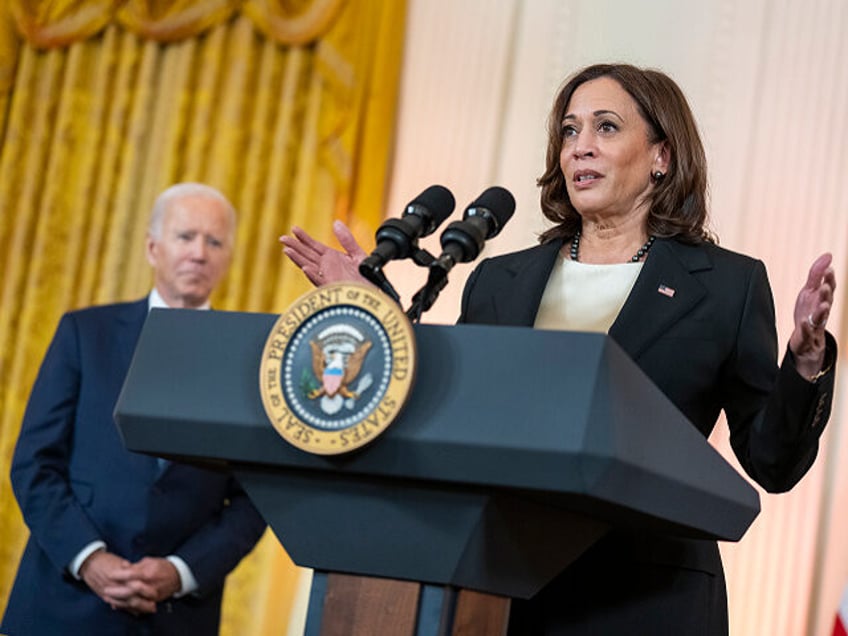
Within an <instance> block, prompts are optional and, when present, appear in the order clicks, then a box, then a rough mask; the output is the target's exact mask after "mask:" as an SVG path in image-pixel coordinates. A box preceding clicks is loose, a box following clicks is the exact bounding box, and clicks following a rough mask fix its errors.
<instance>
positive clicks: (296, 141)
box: [0, 0, 405, 634]
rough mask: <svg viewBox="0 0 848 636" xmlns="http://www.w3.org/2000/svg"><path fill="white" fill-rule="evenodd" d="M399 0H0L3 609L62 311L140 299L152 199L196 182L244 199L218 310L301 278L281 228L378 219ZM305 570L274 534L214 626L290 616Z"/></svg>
mask: <svg viewBox="0 0 848 636" xmlns="http://www.w3.org/2000/svg"><path fill="white" fill-rule="evenodd" d="M404 14H405V3H404V2H400V1H395V0H393V1H392V2H381V1H380V0H250V1H246V2H239V1H231V0H230V1H228V0H178V1H174V2H157V1H154V0H149V1H146V2H142V1H136V0H129V1H108V0H99V1H97V0H87V1H80V0H39V1H33V0H0V269H2V276H0V474H2V475H3V477H2V479H1V480H0V608H2V607H5V604H6V601H7V599H8V594H9V591H10V588H11V583H12V580H13V578H14V573H15V570H16V566H17V562H18V559H19V557H20V553H21V550H22V548H23V544H24V542H25V539H26V536H27V530H26V527H25V526H24V525H23V522H22V520H21V516H20V512H19V510H18V507H17V504H16V502H15V501H14V498H13V496H12V494H11V488H10V485H9V481H8V477H7V476H8V473H9V470H8V469H9V462H10V460H11V455H12V451H13V448H14V444H15V441H16V439H17V435H18V431H19V428H20V421H21V417H22V413H23V410H24V407H25V404H26V400H27V397H28V395H29V390H30V387H31V385H32V382H33V380H34V378H35V374H36V373H37V370H38V365H39V363H40V360H41V358H42V356H43V354H44V351H45V349H46V347H47V344H48V343H49V340H50V338H51V336H52V333H53V330H54V329H55V326H56V324H57V322H58V319H59V317H60V315H61V314H62V313H63V312H64V311H67V310H69V309H73V308H77V307H82V306H85V305H89V304H94V303H107V302H114V301H118V300H127V299H132V298H138V297H141V296H143V295H144V294H146V293H147V291H148V290H149V287H150V284H151V277H150V272H149V267H148V265H147V263H146V261H145V259H144V254H143V241H144V235H145V230H146V223H147V217H148V212H149V209H150V206H151V203H152V201H153V199H154V198H155V196H156V194H157V193H158V192H160V191H161V190H162V189H164V188H165V187H167V186H168V185H170V184H171V183H175V182H178V181H203V182H206V183H209V184H211V185H213V186H215V187H217V188H219V189H221V190H222V191H223V192H224V193H226V194H227V195H228V196H229V198H230V199H231V200H232V201H233V203H234V204H235V205H236V207H237V209H238V210H239V229H238V237H237V245H236V253H235V257H234V261H233V265H232V269H231V271H230V275H229V277H228V279H227V281H226V283H225V285H224V286H222V287H221V288H220V289H219V290H217V292H216V295H215V297H214V299H213V302H214V304H215V306H216V307H218V308H220V309H225V310H227V309H230V310H242V311H268V312H279V311H282V310H283V309H284V308H285V307H286V306H287V305H288V304H289V303H290V302H291V301H292V300H293V299H294V298H295V297H296V296H298V295H299V294H301V293H303V292H304V291H306V290H307V289H308V283H307V282H306V281H305V279H304V278H303V277H302V275H301V274H300V273H299V272H297V271H296V270H295V269H294V268H293V267H291V266H289V264H288V263H286V262H284V259H283V258H282V257H281V251H280V248H279V245H278V243H277V237H278V236H279V235H280V234H281V233H284V232H287V231H289V229H290V228H291V226H292V225H294V224H298V225H301V226H304V227H306V228H308V229H309V230H310V231H311V232H314V233H315V235H317V236H318V237H319V238H323V239H325V240H329V239H330V227H331V224H332V220H333V219H334V218H342V219H344V220H346V221H347V222H349V223H351V225H352V226H353V227H354V230H355V232H356V233H357V234H358V235H359V236H360V238H366V237H367V236H368V235H369V234H371V233H372V232H373V230H374V228H375V227H376V225H377V223H378V222H379V220H380V218H381V212H382V208H383V206H382V203H383V199H384V183H385V181H386V174H387V166H388V159H389V152H390V144H391V139H392V133H393V121H394V114H395V101H396V94H397V85H398V75H399V68H400V59H401V46H402V32H403V23H404V17H405V15H404ZM299 576H300V572H299V570H297V569H296V568H295V567H294V566H293V565H292V564H291V562H290V561H289V560H288V557H287V556H286V554H285V552H284V551H283V550H282V549H281V548H280V547H279V545H278V543H277V542H276V540H275V539H274V537H273V536H272V535H270V533H269V534H268V535H266V537H264V538H263V540H262V542H261V543H260V545H259V547H258V548H257V550H255V551H254V552H253V553H252V554H251V555H250V556H249V557H248V558H247V559H245V561H243V562H242V564H241V565H240V566H239V568H238V569H237V570H236V571H235V572H234V573H233V575H231V576H230V577H229V579H228V584H227V592H226V596H225V603H224V616H223V623H222V634H263V633H268V634H272V633H273V634H279V633H282V632H283V631H284V630H285V627H284V626H285V625H286V622H287V621H288V616H289V613H290V609H291V605H292V602H293V599H294V597H295V592H296V590H297V589H298V585H299V580H298V577H299Z"/></svg>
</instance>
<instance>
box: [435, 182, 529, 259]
mask: <svg viewBox="0 0 848 636" xmlns="http://www.w3.org/2000/svg"><path fill="white" fill-rule="evenodd" d="M513 212H515V198H514V197H513V196H512V194H511V193H510V192H509V190H506V189H504V188H501V187H498V186H494V187H492V188H489V189H488V190H486V191H485V192H483V194H481V195H480V196H479V197H477V198H476V199H475V200H474V201H472V202H471V204H470V205H469V206H468V207H467V208H465V212H464V213H463V215H462V220H461V221H454V222H453V223H451V224H450V225H448V227H447V229H445V231H444V232H442V236H441V238H440V239H439V240H440V242H441V244H442V254H441V256H439V258H438V259H436V262H435V263H433V265H431V267H437V268H439V269H442V270H444V272H445V274H447V273H448V272H449V271H450V270H451V269H452V268H453V266H454V265H456V264H457V263H467V262H469V261H473V260H474V259H475V258H477V257H478V256H479V255H480V252H481V250H482V249H483V245H484V244H485V242H486V241H487V240H489V239H490V238H493V237H495V236H497V235H498V234H499V233H500V231H501V229H503V226H504V225H506V222H507V221H509V219H510V218H511V217H512V214H513Z"/></svg>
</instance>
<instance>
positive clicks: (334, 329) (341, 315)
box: [259, 283, 415, 455]
mask: <svg viewBox="0 0 848 636" xmlns="http://www.w3.org/2000/svg"><path fill="white" fill-rule="evenodd" d="M414 376H415V336H414V334H413V331H412V325H411V324H410V322H409V320H408V319H407V317H406V314H404V312H403V310H402V309H401V307H400V306H399V305H398V304H397V303H395V302H394V301H393V300H392V299H391V298H389V297H388V296H386V295H385V294H383V293H382V292H381V291H379V290H378V289H376V288H373V287H369V286H367V285H361V284H358V283H336V284H333V285H326V286H324V287H319V288H317V289H315V290H313V291H311V292H309V293H308V294H305V295H304V296H301V297H300V298H299V299H298V300H296V301H295V302H294V304H293V305H292V306H291V307H290V308H289V310H288V311H287V312H286V313H284V314H282V315H281V316H280V317H279V319H278V320H277V322H276V323H275V324H274V327H273V328H272V329H271V333H270V334H268V339H267V340H266V342H265V348H264V349H263V351H262V361H261V364H260V368H259V387H260V391H261V393H262V404H263V406H264V407H265V413H266V414H267V415H268V418H269V419H270V421H271V424H272V425H273V426H274V428H275V429H276V430H277V432H279V433H280V435H282V437H283V438H284V439H285V440H286V441H288V442H290V443H291V444H293V445H294V446H297V447H298V448H300V449H302V450H305V451H307V452H310V453H316V454H320V455H336V454H340V453H347V452H350V451H352V450H354V449H357V448H360V447H361V446H364V445H365V444H368V443H369V442H371V441H373V440H374V439H375V438H376V437H377V436H378V435H380V434H381V433H382V432H383V431H384V430H385V429H386V428H387V427H388V426H389V424H391V423H392V422H393V421H394V419H395V418H396V417H397V415H398V413H399V412H400V410H401V408H402V407H403V405H404V403H405V402H406V399H407V397H408V395H409V392H410V390H411V388H412V382H413V379H414Z"/></svg>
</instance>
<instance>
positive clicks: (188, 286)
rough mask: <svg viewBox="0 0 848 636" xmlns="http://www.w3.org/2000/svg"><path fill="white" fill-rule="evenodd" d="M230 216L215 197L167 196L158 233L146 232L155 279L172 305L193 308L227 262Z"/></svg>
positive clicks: (204, 297)
mask: <svg viewBox="0 0 848 636" xmlns="http://www.w3.org/2000/svg"><path fill="white" fill-rule="evenodd" d="M233 231H234V227H233V225H232V219H231V216H230V214H229V212H228V211H227V208H226V207H225V206H224V204H223V203H221V202H220V201H218V200H217V199H214V198H211V197H208V196H205V195H202V194H193V195H187V196H183V197H179V198H177V199H174V200H173V201H171V202H170V204H169V206H168V208H167V209H166V211H165V214H164V218H163V219H162V228H161V232H160V236H158V237H154V236H150V235H148V237H147V260H148V261H149V262H150V264H151V265H152V266H153V273H154V284H155V285H156V289H157V290H158V291H159V293H160V294H161V296H162V298H163V299H164V300H165V302H166V303H168V305H169V306H170V307H176V308H196V307H200V306H201V305H203V304H205V303H206V302H207V301H208V300H209V295H210V294H211V293H212V290H213V289H214V288H215V285H217V284H218V281H220V280H221V278H222V277H223V276H224V274H225V273H226V271H227V267H229V265H230V258H231V256H232V244H233Z"/></svg>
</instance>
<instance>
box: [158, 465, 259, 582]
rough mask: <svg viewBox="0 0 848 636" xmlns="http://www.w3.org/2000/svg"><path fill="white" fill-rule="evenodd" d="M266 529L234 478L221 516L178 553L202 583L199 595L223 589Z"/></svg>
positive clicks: (210, 521) (206, 524)
mask: <svg viewBox="0 0 848 636" xmlns="http://www.w3.org/2000/svg"><path fill="white" fill-rule="evenodd" d="M264 530H265V520H264V519H263V518H262V516H261V515H260V514H259V512H258V511H257V510H256V508H255V507H254V505H253V503H252V502H251V501H250V499H249V498H248V496H247V494H246V493H245V492H244V490H243V489H242V487H241V486H240V485H239V484H238V482H237V481H236V480H235V479H234V478H232V477H231V478H230V479H229V482H228V496H227V500H226V502H225V504H224V506H223V508H222V509H221V511H220V513H219V514H218V515H216V516H214V517H212V518H211V519H209V520H208V521H207V522H206V523H205V524H204V525H203V526H201V527H200V528H199V529H198V530H197V531H196V532H194V533H193V534H192V535H191V536H190V537H188V538H187V539H186V540H185V541H184V542H183V544H182V545H180V546H179V547H178V548H177V550H176V551H175V554H176V555H177V556H179V557H180V558H181V559H182V560H183V561H185V562H186V565H188V567H189V568H191V572H192V574H193V575H194V578H195V579H196V580H197V583H198V589H197V593H198V594H200V595H203V594H205V593H207V592H209V591H212V590H215V589H217V588H220V587H221V585H222V584H223V582H224V579H225V578H226V576H227V574H229V573H230V571H231V570H232V569H233V568H235V567H236V565H238V562H239V561H241V559H242V558H243V557H244V556H245V555H246V554H247V553H248V552H250V551H251V550H252V549H253V547H254V546H255V545H256V542H257V541H258V540H259V538H260V537H261V536H262V533H263V532H264Z"/></svg>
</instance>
